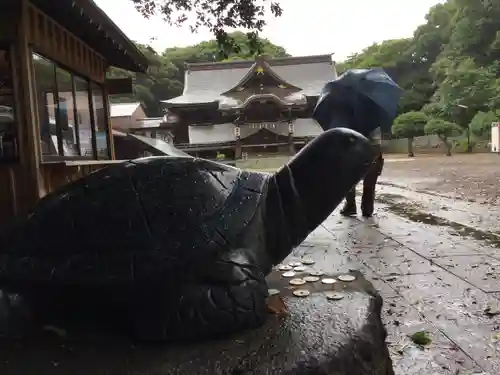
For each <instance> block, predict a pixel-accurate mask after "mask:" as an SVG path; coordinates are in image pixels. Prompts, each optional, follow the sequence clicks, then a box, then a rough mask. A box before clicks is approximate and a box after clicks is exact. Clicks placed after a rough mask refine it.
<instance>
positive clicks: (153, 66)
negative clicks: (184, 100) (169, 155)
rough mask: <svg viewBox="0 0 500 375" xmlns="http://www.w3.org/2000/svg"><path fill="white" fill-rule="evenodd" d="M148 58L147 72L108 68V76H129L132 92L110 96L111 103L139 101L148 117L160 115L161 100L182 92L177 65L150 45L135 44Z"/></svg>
mask: <svg viewBox="0 0 500 375" xmlns="http://www.w3.org/2000/svg"><path fill="white" fill-rule="evenodd" d="M137 46H138V48H139V49H140V50H141V52H142V53H144V55H145V56H146V57H147V58H148V60H149V63H150V64H149V69H148V72H147V73H145V74H144V73H133V72H129V71H126V70H123V69H117V68H110V69H109V71H108V73H107V75H108V77H130V78H132V82H133V89H134V92H133V93H132V94H131V95H124V96H112V97H111V98H110V100H111V102H113V103H123V102H136V101H138V102H141V103H143V104H144V106H145V108H146V114H147V115H148V116H150V117H160V116H162V109H161V106H160V101H161V100H167V99H170V98H173V97H175V96H178V95H180V94H181V93H182V83H181V82H179V80H178V79H177V75H178V69H177V67H176V66H175V65H174V64H173V63H172V62H170V61H168V60H167V59H165V58H164V57H163V56H161V55H159V54H158V53H156V52H155V51H154V50H153V49H152V48H151V47H149V46H146V45H143V44H137Z"/></svg>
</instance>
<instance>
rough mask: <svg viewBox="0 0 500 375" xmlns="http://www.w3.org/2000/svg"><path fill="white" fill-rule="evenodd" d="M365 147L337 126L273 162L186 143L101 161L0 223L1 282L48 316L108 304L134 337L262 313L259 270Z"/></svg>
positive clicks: (287, 243) (112, 320) (58, 321)
mask: <svg viewBox="0 0 500 375" xmlns="http://www.w3.org/2000/svg"><path fill="white" fill-rule="evenodd" d="M373 156H374V155H373V151H372V147H371V146H370V143H369V142H368V140H367V139H366V138H365V137H363V136H362V135H360V134H358V133H356V132H353V131H350V130H348V129H332V130H329V131H326V132H324V133H322V134H321V135H320V136H318V137H317V138H316V139H314V140H313V141H312V142H310V143H309V144H308V145H306V146H305V147H304V148H303V149H302V150H301V151H300V152H299V153H298V154H297V155H295V157H294V158H292V160H291V161H290V162H289V163H288V164H287V165H285V166H283V167H282V168H280V169H279V170H278V171H277V172H276V173H274V174H265V173H259V172H250V171H242V170H239V169H237V168H234V167H229V166H225V165H223V164H219V163H216V162H211V161H207V160H203V159H196V158H190V157H157V158H154V157H153V158H145V159H139V160H135V161H129V162H124V163H122V164H119V165H113V166H109V167H106V168H103V169H101V170H99V171H97V172H94V173H92V174H90V175H88V176H86V177H84V178H82V179H80V180H78V181H75V182H73V183H71V184H69V185H67V186H65V187H63V188H62V189H60V190H58V191H56V192H54V193H52V194H50V195H48V196H46V197H45V198H44V199H42V200H41V201H40V202H39V203H38V204H37V205H36V207H35V210H34V211H33V212H32V213H30V214H29V215H27V216H25V217H21V218H20V219H19V220H17V221H16V222H15V223H13V225H12V227H10V228H9V229H8V230H7V231H6V232H5V233H4V235H3V236H1V237H0V290H2V289H3V290H4V291H6V292H7V294H8V293H15V294H18V295H21V296H22V298H23V299H24V300H25V301H26V304H24V305H25V306H30V309H31V311H33V314H32V315H33V316H36V317H37V320H38V321H42V322H44V323H45V324H47V322H50V323H51V324H52V325H56V326H60V325H64V324H63V323H64V322H65V319H67V318H79V317H81V318H82V319H83V320H85V319H87V321H91V322H92V326H95V325H96V322H97V320H100V319H101V318H103V322H104V323H103V326H105V327H110V326H116V327H117V328H116V329H117V330H119V332H123V330H125V331H126V332H128V333H130V334H131V335H132V336H133V337H135V338H136V339H137V340H141V341H165V340H167V341H168V340H172V341H183V340H198V339H200V338H213V337H217V336H220V335H224V334H228V333H232V332H237V331H240V330H245V329H249V328H252V327H258V326H259V325H261V324H263V322H264V321H265V319H266V317H267V312H268V310H267V306H266V298H267V294H268V288H267V284H266V280H265V276H266V275H268V274H269V273H270V271H271V270H272V266H273V265H275V264H278V263H279V262H281V261H282V260H283V259H285V258H286V257H287V256H288V255H289V254H290V252H291V251H292V250H293V248H294V247H295V246H297V245H298V244H300V242H302V241H303V240H304V239H305V238H306V237H307V236H308V234H309V233H311V231H313V230H314V229H315V228H316V227H317V226H318V225H320V224H321V223H322V222H323V221H324V220H325V219H326V218H327V217H328V215H330V214H331V213H332V211H333V210H334V209H335V207H336V206H337V205H338V204H339V203H340V202H341V201H342V199H343V198H344V197H345V195H346V194H347V192H348V191H349V190H350V189H351V188H352V186H353V185H354V184H356V183H357V182H358V181H359V180H360V179H361V178H362V177H363V175H364V174H365V173H366V172H367V170H368V169H369V168H370V166H371V163H372V160H373ZM3 295H4V296H5V295H6V293H4V294H3ZM1 299H2V297H1V296H0V302H2V301H1ZM4 305H9V306H10V305H11V304H9V303H6V304H5V303H4ZM4 310H5V309H4ZM9 311H10V310H9ZM12 314H14V313H13V312H12ZM12 314H11V313H8V314H7V315H12ZM4 315H5V314H4ZM90 317H92V318H90ZM106 317H108V318H109V319H107V318H106ZM0 323H2V322H0ZM7 325H8V324H7ZM0 326H2V324H0ZM4 326H5V324H4Z"/></svg>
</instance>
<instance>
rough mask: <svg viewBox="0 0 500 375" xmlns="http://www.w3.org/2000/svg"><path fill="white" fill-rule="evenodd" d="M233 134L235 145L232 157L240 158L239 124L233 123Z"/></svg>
mask: <svg viewBox="0 0 500 375" xmlns="http://www.w3.org/2000/svg"><path fill="white" fill-rule="evenodd" d="M234 135H235V136H236V146H235V149H234V159H235V160H238V159H241V138H240V137H241V132H240V125H239V124H235V126H234Z"/></svg>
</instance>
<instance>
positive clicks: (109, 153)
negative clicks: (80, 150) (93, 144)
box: [102, 85, 116, 160]
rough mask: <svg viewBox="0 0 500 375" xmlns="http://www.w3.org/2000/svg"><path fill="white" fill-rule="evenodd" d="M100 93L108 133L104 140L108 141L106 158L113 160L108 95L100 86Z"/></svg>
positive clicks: (104, 87) (113, 148)
mask: <svg viewBox="0 0 500 375" xmlns="http://www.w3.org/2000/svg"><path fill="white" fill-rule="evenodd" d="M102 88H103V89H102V93H103V95H102V96H103V101H104V103H103V107H104V117H105V119H106V122H107V124H108V133H107V134H106V138H107V141H108V156H109V159H110V160H115V159H116V155H115V142H114V138H113V128H112V127H111V118H110V116H109V112H110V108H109V95H108V88H107V86H106V85H103V86H102Z"/></svg>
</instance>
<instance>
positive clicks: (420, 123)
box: [392, 111, 428, 157]
mask: <svg viewBox="0 0 500 375" xmlns="http://www.w3.org/2000/svg"><path fill="white" fill-rule="evenodd" d="M427 121H428V117H427V115H426V114H425V113H423V112H417V111H412V112H406V113H403V114H401V115H399V116H398V117H397V118H396V119H395V120H394V124H393V125H392V134H394V135H395V136H396V137H400V138H408V156H409V157H413V156H414V154H413V138H414V137H418V136H421V135H424V127H425V125H426V124H427Z"/></svg>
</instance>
